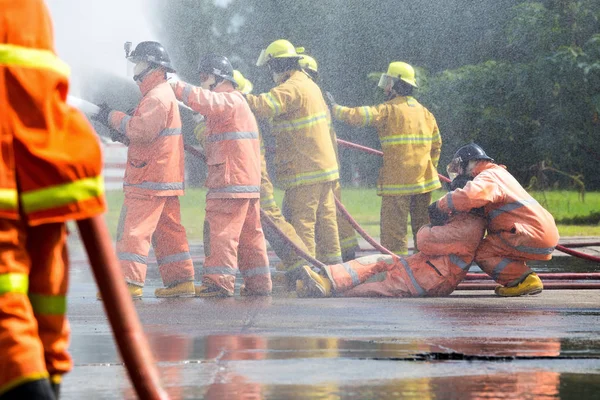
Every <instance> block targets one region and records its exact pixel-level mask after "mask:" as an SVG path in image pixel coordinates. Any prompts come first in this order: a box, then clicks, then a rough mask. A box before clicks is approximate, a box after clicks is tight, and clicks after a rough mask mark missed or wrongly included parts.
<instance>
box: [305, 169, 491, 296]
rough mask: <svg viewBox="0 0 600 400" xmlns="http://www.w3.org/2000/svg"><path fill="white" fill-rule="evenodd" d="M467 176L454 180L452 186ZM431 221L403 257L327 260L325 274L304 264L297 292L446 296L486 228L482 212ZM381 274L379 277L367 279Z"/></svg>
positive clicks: (466, 268) (463, 272)
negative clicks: (412, 251) (414, 247)
mask: <svg viewBox="0 0 600 400" xmlns="http://www.w3.org/2000/svg"><path fill="white" fill-rule="evenodd" d="M468 180H469V177H466V176H461V177H457V178H456V179H454V181H453V182H452V186H451V189H452V190H456V189H458V188H460V187H463V186H464V185H465V184H466V183H467V182H468ZM432 223H433V224H435V225H425V226H423V227H422V228H421V229H420V230H419V232H418V233H417V237H418V240H419V250H420V251H419V252H418V253H416V254H413V255H411V256H410V257H407V258H402V257H396V256H389V255H381V256H377V255H376V256H367V257H361V258H358V259H356V260H352V261H350V262H347V263H344V264H337V265H328V266H326V267H325V268H324V269H325V276H323V275H319V274H317V273H316V272H314V271H312V270H311V269H310V268H309V267H307V266H305V267H304V269H303V271H302V272H303V276H302V283H303V285H302V287H301V288H299V290H298V295H299V296H306V297H328V296H331V295H335V296H344V297H436V296H448V295H449V294H450V293H452V292H453V291H454V290H455V289H456V287H457V286H458V284H459V283H460V282H461V281H462V280H463V279H464V277H465V276H466V274H467V272H468V271H469V267H470V266H471V263H472V261H473V258H474V256H475V250H476V249H477V247H478V246H479V243H480V242H481V239H482V238H483V233H484V231H485V223H486V222H485V218H484V216H483V211H482V210H480V209H473V210H470V211H469V212H454V213H452V214H450V215H449V216H448V218H447V220H446V219H440V218H436V216H435V215H432ZM378 273H384V277H383V279H381V280H379V281H373V282H372V281H370V280H369V278H371V277H373V275H375V274H378Z"/></svg>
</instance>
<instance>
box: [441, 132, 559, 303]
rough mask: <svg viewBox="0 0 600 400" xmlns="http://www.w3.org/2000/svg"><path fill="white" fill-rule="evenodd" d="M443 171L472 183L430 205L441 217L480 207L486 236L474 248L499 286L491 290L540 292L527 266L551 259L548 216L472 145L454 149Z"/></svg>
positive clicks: (553, 237) (552, 233)
mask: <svg viewBox="0 0 600 400" xmlns="http://www.w3.org/2000/svg"><path fill="white" fill-rule="evenodd" d="M447 171H448V174H449V175H450V176H453V175H457V174H466V175H468V176H472V177H473V181H472V182H470V183H469V184H468V185H466V186H465V187H464V189H460V190H456V191H454V192H450V193H448V194H446V195H445V196H444V197H442V198H441V199H440V200H438V201H437V202H436V203H434V204H436V208H437V210H438V211H439V212H442V213H448V212H453V211H464V210H469V209H471V208H473V207H484V210H485V216H486V218H487V220H488V226H487V236H486V237H485V239H484V240H483V241H482V242H481V244H480V245H479V248H478V249H477V253H476V254H475V262H476V263H477V265H479V267H480V268H481V269H482V270H483V271H484V272H485V273H487V274H488V275H490V276H491V277H492V279H494V280H495V281H496V282H498V283H499V284H500V285H502V286H498V287H496V294H497V295H499V296H504V297H512V296H522V295H527V294H529V295H533V294H538V293H540V292H541V291H542V289H543V288H544V286H543V284H542V281H541V280H540V278H539V277H538V276H537V275H536V274H535V273H534V272H533V271H532V270H531V269H530V268H529V267H528V266H527V263H526V262H527V261H529V260H550V259H551V258H552V252H553V251H554V248H555V247H556V245H557V244H558V239H559V235H558V229H557V228H556V223H555V222H554V218H553V217H552V215H551V214H550V213H549V212H548V211H547V210H546V209H544V207H542V206H541V205H540V204H539V203H538V202H537V201H536V200H535V199H534V198H533V197H531V195H530V194H529V193H527V191H526V190H525V189H524V188H523V187H522V186H521V185H520V184H519V182H517V180H516V179H515V178H514V177H513V176H512V175H511V174H510V173H509V172H508V171H507V170H506V167H505V166H503V165H497V164H496V163H495V162H494V160H493V159H492V158H491V157H489V156H488V155H487V154H486V153H485V151H483V149H482V148H481V147H479V146H478V145H476V144H475V143H471V144H468V145H466V146H463V147H461V148H460V149H458V150H457V151H456V154H455V155H454V158H453V160H452V162H451V163H450V164H449V165H448V167H447Z"/></svg>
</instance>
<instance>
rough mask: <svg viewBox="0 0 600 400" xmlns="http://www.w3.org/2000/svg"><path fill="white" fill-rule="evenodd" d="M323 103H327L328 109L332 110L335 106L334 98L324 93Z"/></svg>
mask: <svg viewBox="0 0 600 400" xmlns="http://www.w3.org/2000/svg"><path fill="white" fill-rule="evenodd" d="M325 103H327V106H328V107H329V108H332V107H333V106H335V105H336V104H337V103H336V102H335V97H333V95H332V94H331V93H329V92H325Z"/></svg>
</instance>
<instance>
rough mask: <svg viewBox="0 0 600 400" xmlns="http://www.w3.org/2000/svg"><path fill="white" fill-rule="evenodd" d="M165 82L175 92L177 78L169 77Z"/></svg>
mask: <svg viewBox="0 0 600 400" xmlns="http://www.w3.org/2000/svg"><path fill="white" fill-rule="evenodd" d="M167 83H168V84H169V85H170V86H171V89H173V92H175V89H177V79H173V78H171V79H169V80H168V81H167Z"/></svg>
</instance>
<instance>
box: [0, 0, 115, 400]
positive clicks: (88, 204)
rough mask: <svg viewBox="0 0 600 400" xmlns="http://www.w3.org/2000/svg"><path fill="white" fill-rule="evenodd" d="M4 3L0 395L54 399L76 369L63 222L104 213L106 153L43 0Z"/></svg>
mask: <svg viewBox="0 0 600 400" xmlns="http://www.w3.org/2000/svg"><path fill="white" fill-rule="evenodd" d="M0 9H1V10H2V12H1V14H2V17H1V20H2V21H1V23H0V37H1V38H2V39H0V40H1V43H0V71H1V73H0V88H1V90H0V107H1V108H0V139H1V141H0V147H1V154H2V157H1V159H0V164H1V169H0V242H1V246H2V252H1V253H0V257H1V261H0V399H2V400H7V399H56V398H58V392H59V387H60V381H61V376H62V375H63V374H65V373H66V372H68V371H70V370H71V368H72V366H73V363H72V361H71V357H70V356H69V354H68V352H67V347H68V343H69V332H70V330H69V324H68V322H67V319H66V311H67V310H66V300H67V299H66V295H67V286H68V276H69V272H68V258H67V248H66V243H67V228H66V225H65V222H66V221H67V220H79V219H87V218H90V217H93V216H96V215H98V214H101V213H102V212H103V211H104V209H105V205H104V197H103V179H102V175H101V167H102V156H101V152H100V145H99V142H98V139H97V137H96V134H95V133H94V132H93V129H92V127H91V126H90V125H89V123H88V122H87V120H86V118H85V117H84V116H83V115H81V114H79V112H77V111H75V110H74V109H73V108H71V107H70V106H68V105H67V104H66V98H67V91H68V89H69V81H68V75H69V67H68V66H67V65H66V64H64V63H63V62H62V61H61V60H60V59H58V58H57V57H56V55H55V53H54V43H53V42H54V40H53V33H52V23H51V21H50V16H49V13H48V11H47V9H46V7H45V5H44V4H43V2H42V1H40V0H21V1H13V0H0Z"/></svg>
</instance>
